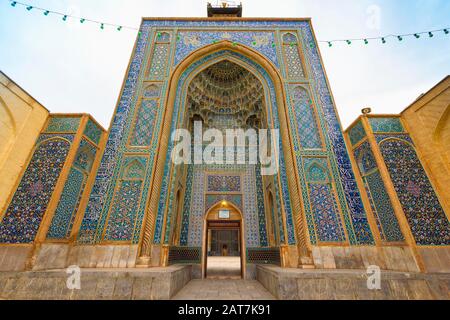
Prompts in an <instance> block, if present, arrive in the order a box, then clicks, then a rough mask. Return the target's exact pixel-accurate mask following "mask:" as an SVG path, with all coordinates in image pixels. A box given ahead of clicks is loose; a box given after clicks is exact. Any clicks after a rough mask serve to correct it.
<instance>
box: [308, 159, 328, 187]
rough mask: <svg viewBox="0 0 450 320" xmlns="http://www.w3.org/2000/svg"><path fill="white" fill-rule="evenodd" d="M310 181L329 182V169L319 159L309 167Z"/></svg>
mask: <svg viewBox="0 0 450 320" xmlns="http://www.w3.org/2000/svg"><path fill="white" fill-rule="evenodd" d="M307 172H308V181H310V182H314V183H329V182H330V175H329V172H328V170H327V169H326V168H325V167H324V166H323V165H322V164H320V163H318V162H317V161H313V162H312V163H311V164H310V165H309V167H308V169H307Z"/></svg>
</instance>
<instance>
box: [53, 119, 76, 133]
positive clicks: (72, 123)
mask: <svg viewBox="0 0 450 320" xmlns="http://www.w3.org/2000/svg"><path fill="white" fill-rule="evenodd" d="M80 121H81V119H80V118H73V117H61V118H58V117H51V118H50V121H49V123H48V125H47V128H46V129H45V132H47V133H57V132H58V133H59V132H76V131H77V130H78V127H79V125H80Z"/></svg>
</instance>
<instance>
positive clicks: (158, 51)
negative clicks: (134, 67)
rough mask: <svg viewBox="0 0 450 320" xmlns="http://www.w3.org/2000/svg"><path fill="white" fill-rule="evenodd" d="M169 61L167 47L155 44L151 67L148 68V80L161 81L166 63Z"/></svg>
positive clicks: (166, 45)
mask: <svg viewBox="0 0 450 320" xmlns="http://www.w3.org/2000/svg"><path fill="white" fill-rule="evenodd" d="M168 59H169V45H168V44H155V51H154V52H153V56H152V65H151V67H150V72H149V78H150V79H163V78H164V76H165V74H166V69H167V62H168Z"/></svg>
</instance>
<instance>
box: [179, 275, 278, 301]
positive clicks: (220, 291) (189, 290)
mask: <svg viewBox="0 0 450 320" xmlns="http://www.w3.org/2000/svg"><path fill="white" fill-rule="evenodd" d="M173 300H275V298H274V296H273V295H272V294H270V292H269V291H267V290H266V289H265V288H264V287H263V286H262V284H260V283H259V282H258V281H256V280H230V279H228V280H212V279H205V280H191V281H190V282H189V283H188V284H187V285H186V286H185V287H184V288H183V289H181V290H180V292H178V294H177V295H175V296H174V297H173Z"/></svg>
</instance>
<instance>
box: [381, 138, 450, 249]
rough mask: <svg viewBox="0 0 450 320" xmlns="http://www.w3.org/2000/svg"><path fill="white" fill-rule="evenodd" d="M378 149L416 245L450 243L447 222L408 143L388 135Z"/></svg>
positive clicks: (449, 231) (449, 227)
mask: <svg viewBox="0 0 450 320" xmlns="http://www.w3.org/2000/svg"><path fill="white" fill-rule="evenodd" d="M380 150H381V153H382V154H383V157H384V161H385V163H386V166H387V168H388V171H389V173H390V176H391V180H392V182H393V184H394V187H395V190H396V192H397V195H398V198H399V200H400V202H401V204H402V207H403V211H404V213H405V215H406V218H407V220H408V223H409V226H410V228H411V231H412V234H413V236H414V238H415V240H416V243H417V244H418V245H450V223H449V221H448V218H447V216H446V215H445V213H444V210H443V209H442V206H441V204H440V203H439V200H438V198H437V195H436V193H435V191H434V189H433V187H432V185H431V183H430V181H429V179H428V176H427V174H426V173H425V170H424V168H423V166H422V164H421V162H420V160H419V158H418V157H417V154H416V151H415V149H414V147H413V146H411V145H410V144H409V143H407V142H405V141H401V140H397V139H387V140H384V141H383V142H382V143H381V144H380Z"/></svg>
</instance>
